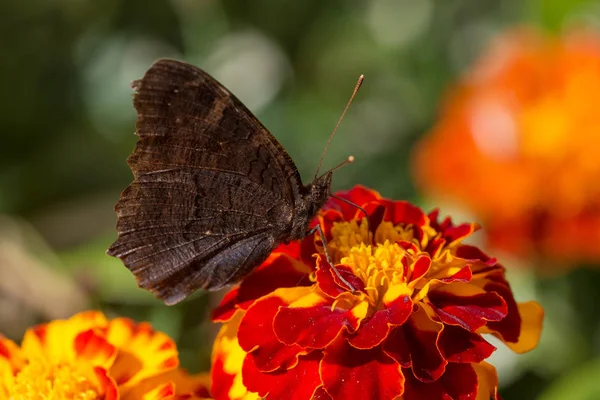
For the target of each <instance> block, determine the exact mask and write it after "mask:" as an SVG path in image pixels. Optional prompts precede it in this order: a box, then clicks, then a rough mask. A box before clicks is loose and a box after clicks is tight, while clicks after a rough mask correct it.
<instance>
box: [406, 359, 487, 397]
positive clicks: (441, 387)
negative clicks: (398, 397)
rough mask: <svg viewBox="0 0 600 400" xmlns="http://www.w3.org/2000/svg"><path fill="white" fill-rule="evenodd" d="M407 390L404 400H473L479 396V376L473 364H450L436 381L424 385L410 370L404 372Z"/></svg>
mask: <svg viewBox="0 0 600 400" xmlns="http://www.w3.org/2000/svg"><path fill="white" fill-rule="evenodd" d="M403 372H404V374H405V376H406V389H405V391H404V396H403V400H423V399H427V400H449V399H453V400H471V399H474V398H475V397H476V396H477V389H478V386H477V374H476V373H475V370H474V369H473V367H472V366H471V364H455V363H451V364H448V366H447V367H446V372H445V373H444V374H443V375H442V376H441V377H440V378H439V379H437V380H436V381H434V382H428V383H423V382H422V381H420V380H419V379H417V378H416V377H415V376H414V375H413V374H412V373H411V371H410V370H403Z"/></svg>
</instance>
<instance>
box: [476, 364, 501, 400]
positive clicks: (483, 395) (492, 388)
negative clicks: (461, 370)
mask: <svg viewBox="0 0 600 400" xmlns="http://www.w3.org/2000/svg"><path fill="white" fill-rule="evenodd" d="M473 369H474V370H475V373H477V381H478V382H479V389H478V390H477V400H490V398H492V399H494V400H499V399H500V396H498V374H497V373H496V368H494V367H493V366H492V365H490V364H488V363H486V362H482V363H480V364H473Z"/></svg>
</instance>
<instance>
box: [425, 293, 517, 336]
mask: <svg viewBox="0 0 600 400" xmlns="http://www.w3.org/2000/svg"><path fill="white" fill-rule="evenodd" d="M428 299H429V302H430V305H431V307H432V308H433V309H434V311H435V312H436V314H437V316H438V317H440V319H441V320H442V321H443V322H444V323H446V324H450V325H459V326H462V327H463V328H464V329H466V330H469V331H471V332H475V331H476V330H477V329H479V328H481V327H482V326H484V325H485V324H486V323H488V321H500V320H502V319H503V318H504V317H506V314H507V312H508V309H507V306H506V303H505V302H504V300H503V299H502V297H500V296H499V295H498V294H496V293H494V292H488V293H481V294H477V295H473V296H457V295H455V294H453V293H449V292H446V291H442V290H435V291H432V292H430V293H429V295H428Z"/></svg>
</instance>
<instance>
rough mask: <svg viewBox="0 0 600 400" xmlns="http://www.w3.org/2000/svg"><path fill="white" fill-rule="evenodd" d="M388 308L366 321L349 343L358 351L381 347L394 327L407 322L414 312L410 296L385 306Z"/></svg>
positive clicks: (402, 297)
mask: <svg viewBox="0 0 600 400" xmlns="http://www.w3.org/2000/svg"><path fill="white" fill-rule="evenodd" d="M385 306H386V308H384V309H383V310H379V311H377V312H375V314H373V315H372V316H371V318H369V319H365V320H364V321H363V322H362V323H361V325H360V327H359V328H358V330H357V331H356V333H354V335H352V336H351V337H350V338H349V339H348V341H349V342H350V344H351V345H352V346H354V347H356V348H358V349H370V348H372V347H375V346H377V345H379V344H380V343H381V342H383V340H384V339H385V338H386V337H387V336H388V335H389V333H390V329H392V327H393V326H398V325H402V324H404V323H405V322H406V320H407V319H408V317H409V316H410V314H411V313H412V310H413V303H412V301H411V300H410V297H409V296H400V297H398V298H396V299H394V301H392V302H390V303H388V304H386V305H385Z"/></svg>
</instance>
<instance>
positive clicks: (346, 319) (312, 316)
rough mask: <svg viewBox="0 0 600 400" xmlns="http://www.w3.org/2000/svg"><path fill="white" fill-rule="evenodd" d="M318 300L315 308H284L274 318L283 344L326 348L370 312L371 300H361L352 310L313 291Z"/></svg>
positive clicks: (278, 335)
mask: <svg viewBox="0 0 600 400" xmlns="http://www.w3.org/2000/svg"><path fill="white" fill-rule="evenodd" d="M306 297H313V298H314V301H315V302H316V303H317V304H315V305H314V306H312V307H294V305H293V304H292V305H291V306H290V307H281V308H280V309H279V312H277V314H276V315H275V319H274V320H273V330H274V332H275V335H276V336H277V337H278V338H279V340H281V341H282V342H283V343H285V344H288V345H293V344H297V345H299V346H301V347H304V348H311V349H322V348H324V347H325V346H327V345H328V344H329V343H331V342H332V341H333V340H334V339H335V338H336V337H337V336H338V334H339V333H340V332H341V331H342V330H344V329H345V331H346V332H354V331H355V330H356V328H358V326H359V323H360V320H361V319H363V318H364V317H365V315H366V313H367V309H368V306H369V305H368V303H367V302H361V303H359V304H358V305H357V306H356V307H353V308H351V309H349V310H347V309H342V308H337V307H336V308H333V309H332V307H331V303H330V302H329V301H327V300H326V299H323V298H322V297H320V296H318V295H316V294H315V293H311V294H310V295H308V296H306Z"/></svg>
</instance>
